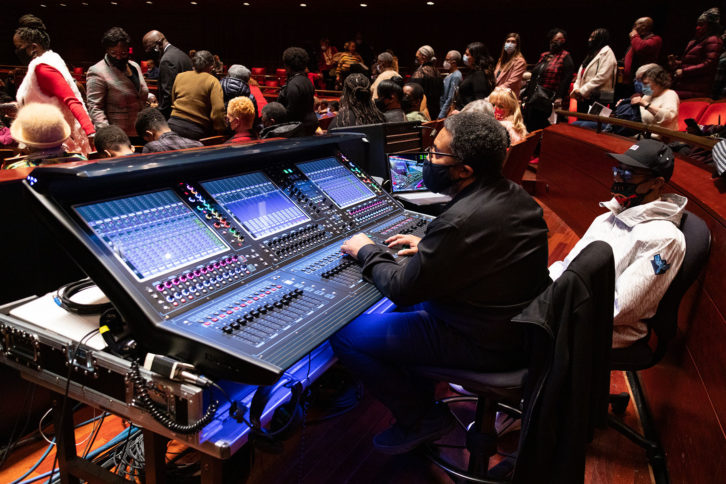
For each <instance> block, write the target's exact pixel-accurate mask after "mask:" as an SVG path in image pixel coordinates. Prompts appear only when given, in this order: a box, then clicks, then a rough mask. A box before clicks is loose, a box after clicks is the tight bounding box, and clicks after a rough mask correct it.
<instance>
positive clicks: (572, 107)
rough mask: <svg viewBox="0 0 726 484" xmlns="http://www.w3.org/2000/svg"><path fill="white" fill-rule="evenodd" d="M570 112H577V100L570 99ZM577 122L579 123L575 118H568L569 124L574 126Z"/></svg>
mask: <svg viewBox="0 0 726 484" xmlns="http://www.w3.org/2000/svg"><path fill="white" fill-rule="evenodd" d="M568 110H569V111H570V112H573V113H576V112H577V99H574V98H570V107H569V109H568ZM575 121H577V118H576V117H575V116H568V118H567V122H568V123H570V124H572V123H574V122H575Z"/></svg>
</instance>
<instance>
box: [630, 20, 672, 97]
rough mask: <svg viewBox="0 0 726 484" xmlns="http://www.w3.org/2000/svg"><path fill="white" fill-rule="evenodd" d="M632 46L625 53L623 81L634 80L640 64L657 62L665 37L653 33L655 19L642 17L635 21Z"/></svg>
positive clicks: (631, 37) (631, 40)
mask: <svg viewBox="0 0 726 484" xmlns="http://www.w3.org/2000/svg"><path fill="white" fill-rule="evenodd" d="M629 36H630V47H629V48H628V51H627V52H626V53H625V62H624V65H623V83H625V84H630V83H631V82H633V75H634V74H635V72H636V71H637V70H638V68H639V67H640V66H644V65H645V64H653V63H654V64H657V63H658V56H660V48H661V46H662V45H663V39H661V38H660V36H658V35H655V34H654V33H653V19H652V18H650V17H642V18H639V19H638V20H636V21H635V24H634V25H633V30H631V31H630V34H629Z"/></svg>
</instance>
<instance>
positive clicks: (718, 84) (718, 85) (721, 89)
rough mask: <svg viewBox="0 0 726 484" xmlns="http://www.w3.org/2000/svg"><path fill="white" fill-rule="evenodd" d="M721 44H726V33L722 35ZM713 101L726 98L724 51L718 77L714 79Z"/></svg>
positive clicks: (718, 64)
mask: <svg viewBox="0 0 726 484" xmlns="http://www.w3.org/2000/svg"><path fill="white" fill-rule="evenodd" d="M721 42H722V43H724V42H726V32H724V33H723V34H721ZM711 97H713V99H722V98H724V97H726V50H722V52H721V55H720V56H719V58H718V63H717V66H716V75H715V76H714V78H713V95H712V96H711Z"/></svg>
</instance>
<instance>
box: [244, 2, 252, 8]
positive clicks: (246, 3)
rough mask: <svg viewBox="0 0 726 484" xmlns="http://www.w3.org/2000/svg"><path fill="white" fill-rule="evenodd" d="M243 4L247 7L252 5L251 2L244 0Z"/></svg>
mask: <svg viewBox="0 0 726 484" xmlns="http://www.w3.org/2000/svg"><path fill="white" fill-rule="evenodd" d="M242 5H244V6H245V7H249V6H250V2H244V3H243V4H242Z"/></svg>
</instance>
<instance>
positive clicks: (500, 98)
mask: <svg viewBox="0 0 726 484" xmlns="http://www.w3.org/2000/svg"><path fill="white" fill-rule="evenodd" d="M489 102H490V103H491V104H492V106H494V117H495V118H497V121H499V122H500V123H502V126H504V127H505V128H507V132H508V133H509V138H510V140H511V142H512V144H515V143H518V142H519V141H521V140H522V138H524V137H525V136H527V128H526V126H525V125H524V118H523V117H522V111H521V110H520V109H519V102H518V101H517V95H516V94H515V93H514V91H512V90H511V89H509V88H508V87H497V88H495V89H494V90H493V91H492V93H491V94H490V95H489Z"/></svg>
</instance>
